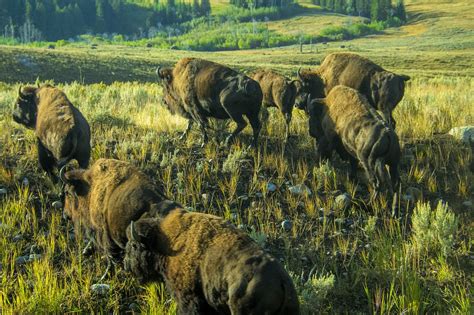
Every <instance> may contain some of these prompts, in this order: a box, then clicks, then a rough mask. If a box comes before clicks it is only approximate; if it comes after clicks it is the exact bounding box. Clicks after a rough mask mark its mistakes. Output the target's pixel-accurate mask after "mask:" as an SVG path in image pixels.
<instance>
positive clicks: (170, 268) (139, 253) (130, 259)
mask: <svg viewBox="0 0 474 315" xmlns="http://www.w3.org/2000/svg"><path fill="white" fill-rule="evenodd" d="M127 236H128V239H129V241H128V243H127V247H126V250H125V251H126V254H125V259H124V265H125V269H127V270H129V271H131V272H132V273H133V274H134V275H135V276H136V277H138V278H139V279H141V281H144V282H148V281H161V280H162V279H163V280H164V281H165V283H166V285H167V287H168V289H169V290H170V292H172V293H173V294H174V297H175V300H176V301H177V304H178V310H177V313H178V314H299V302H298V298H297V294H296V291H295V288H294V286H293V283H292V281H291V278H290V277H289V275H288V274H287V273H286V271H285V269H284V268H283V267H282V266H281V265H280V263H279V262H278V261H277V260H276V259H275V258H274V257H272V256H270V255H269V254H267V253H265V252H264V251H263V250H262V249H261V248H260V247H258V246H257V245H256V244H255V242H254V241H253V240H252V239H251V238H250V237H249V236H247V235H246V234H245V233H244V232H242V231H240V230H238V229H237V228H235V227H234V226H233V225H231V224H230V223H228V222H226V221H225V220H223V219H222V218H219V217H216V216H213V215H208V214H202V213H195V212H187V211H185V210H183V209H181V208H180V207H177V208H175V209H172V210H170V211H169V213H168V214H167V215H165V216H163V217H162V218H142V219H140V220H138V221H137V222H135V223H133V222H132V224H130V226H129V228H128V229H127Z"/></svg>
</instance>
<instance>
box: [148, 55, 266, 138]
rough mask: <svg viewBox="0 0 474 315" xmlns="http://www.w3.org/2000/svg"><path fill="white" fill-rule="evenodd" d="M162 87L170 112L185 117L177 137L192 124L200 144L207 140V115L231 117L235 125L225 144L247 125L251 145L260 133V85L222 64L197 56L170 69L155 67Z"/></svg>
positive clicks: (186, 59)
mask: <svg viewBox="0 0 474 315" xmlns="http://www.w3.org/2000/svg"><path fill="white" fill-rule="evenodd" d="M156 73H157V75H158V76H159V78H160V81H161V82H162V86H163V101H164V104H165V105H166V106H167V107H168V108H169V110H170V111H171V113H176V114H179V115H181V116H182V117H184V118H186V119H187V120H188V126H187V128H186V131H185V132H184V133H183V135H182V136H181V138H184V137H186V135H187V134H188V132H189V130H190V129H191V127H192V125H193V124H194V123H198V125H199V127H200V129H201V132H202V137H203V138H202V145H204V144H205V143H206V142H207V141H208V136H207V131H206V130H207V127H208V118H210V117H212V118H217V119H232V120H233V121H234V122H235V123H236V124H237V127H236V128H235V130H234V131H233V132H232V134H231V135H230V136H228V137H227V139H226V144H227V145H228V144H229V143H230V142H231V141H232V140H233V139H234V138H235V136H236V135H237V134H239V133H240V132H241V131H242V130H243V129H244V128H245V126H246V125H247V123H246V121H245V120H244V118H243V116H246V117H247V119H248V121H249V122H250V125H251V126H252V129H253V142H252V145H253V146H256V145H257V141H258V134H259V132H260V121H259V117H258V116H259V112H260V107H261V103H262V98H263V95H262V90H261V89H260V85H259V84H258V83H257V82H255V81H254V80H252V79H251V78H249V77H247V76H245V75H243V74H241V73H238V72H237V71H234V70H232V69H230V68H228V67H226V66H223V65H220V64H217V63H214V62H211V61H207V60H203V59H198V58H183V59H181V60H180V61H178V63H176V65H175V66H174V68H161V67H158V69H157V70H156Z"/></svg>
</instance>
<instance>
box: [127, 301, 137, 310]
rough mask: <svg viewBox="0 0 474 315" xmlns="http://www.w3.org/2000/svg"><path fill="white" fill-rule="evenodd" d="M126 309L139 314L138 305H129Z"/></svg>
mask: <svg viewBox="0 0 474 315" xmlns="http://www.w3.org/2000/svg"><path fill="white" fill-rule="evenodd" d="M128 309H129V310H131V311H132V312H140V305H138V304H137V303H135V302H134V303H130V304H129V305H128Z"/></svg>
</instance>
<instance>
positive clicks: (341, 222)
mask: <svg viewBox="0 0 474 315" xmlns="http://www.w3.org/2000/svg"><path fill="white" fill-rule="evenodd" d="M334 223H336V224H343V223H344V219H343V218H337V219H334Z"/></svg>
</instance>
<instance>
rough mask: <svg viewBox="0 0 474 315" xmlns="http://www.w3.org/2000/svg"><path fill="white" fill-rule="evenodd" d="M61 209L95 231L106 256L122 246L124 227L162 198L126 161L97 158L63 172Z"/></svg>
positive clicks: (148, 210)
mask: <svg viewBox="0 0 474 315" xmlns="http://www.w3.org/2000/svg"><path fill="white" fill-rule="evenodd" d="M64 177H65V182H66V188H65V192H66V196H65V201H64V213H65V214H66V215H67V216H68V217H70V218H71V219H72V220H73V222H75V223H76V224H78V223H81V224H82V225H83V227H85V228H86V229H87V230H91V231H93V232H94V234H95V235H96V241H97V243H98V245H99V247H100V248H101V249H102V250H104V251H105V253H106V254H107V256H108V257H119V256H120V255H121V252H122V250H123V249H124V248H125V244H126V242H127V237H126V234H125V230H126V228H127V226H128V225H129V224H130V222H131V221H132V220H137V219H138V218H140V217H141V216H142V215H143V213H145V212H150V211H155V209H156V204H157V203H159V202H161V201H163V200H164V199H165V197H164V195H163V193H162V192H161V191H158V190H157V189H156V186H155V185H153V183H152V182H151V181H150V179H148V177H147V176H146V175H145V174H143V173H142V172H140V171H139V170H138V169H137V168H135V167H134V166H132V165H130V164H129V163H126V162H122V161H118V160H112V159H99V160H97V161H96V162H95V163H94V164H93V165H92V166H91V168H90V169H88V170H72V171H69V172H66V174H65V176H64Z"/></svg>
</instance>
